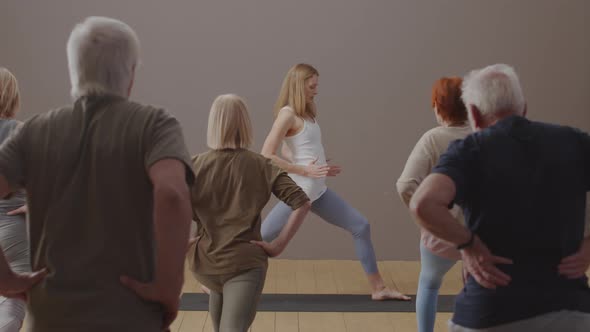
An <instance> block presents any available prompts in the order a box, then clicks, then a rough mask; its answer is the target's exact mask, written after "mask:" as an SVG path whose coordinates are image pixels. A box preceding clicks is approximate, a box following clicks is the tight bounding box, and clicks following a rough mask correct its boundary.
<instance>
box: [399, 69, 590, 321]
mask: <svg viewBox="0 0 590 332" xmlns="http://www.w3.org/2000/svg"><path fill="white" fill-rule="evenodd" d="M463 101H464V103H465V105H466V107H467V110H468V113H469V117H470V123H471V125H472V127H473V129H474V130H475V131H476V132H475V133H473V134H471V135H470V136H468V137H467V138H465V139H464V140H461V141H456V142H454V143H452V144H451V145H450V146H449V149H448V150H447V152H446V153H445V154H444V155H443V156H442V157H441V159H440V161H439V164H438V165H437V166H436V167H435V169H434V170H433V173H432V174H431V175H429V176H428V177H427V178H426V179H425V180H424V182H423V183H422V185H421V186H420V187H419V188H418V190H417V191H416V193H415V194H414V196H413V198H412V201H411V203H410V204H411V209H412V211H413V213H414V214H415V215H416V217H417V218H416V219H417V220H418V222H419V223H420V225H421V226H422V227H424V228H425V229H427V230H428V231H429V232H431V233H432V234H434V235H435V236H437V237H439V238H441V239H443V240H446V241H448V242H450V243H453V244H455V245H457V248H458V249H460V251H461V254H462V258H463V261H464V266H465V269H466V271H467V278H466V282H465V287H464V288H463V290H462V291H461V293H460V294H459V295H458V296H457V298H456V303H455V313H454V315H453V318H452V320H451V321H450V322H449V328H450V330H451V331H527V332H529V331H589V330H590V289H589V288H588V279H587V277H586V276H585V273H586V271H587V270H588V267H589V265H590V237H584V209H585V204H586V202H585V201H586V193H587V192H588V191H589V190H590V137H589V136H588V135H587V134H585V133H583V132H581V131H578V130H576V129H573V128H569V127H565V126H557V125H551V124H545V123H540V122H533V121H529V120H527V119H525V117H524V116H525V115H526V103H525V100H524V96H523V93H522V89H521V86H520V83H519V80H518V77H517V76H516V73H515V72H514V70H513V69H512V68H511V67H509V66H506V65H493V66H489V67H486V68H484V69H481V70H477V71H474V72H472V73H470V74H469V75H468V76H467V77H466V78H465V80H464V83H463ZM451 203H456V204H458V205H460V206H461V207H462V208H463V210H464V212H465V221H466V227H465V226H462V225H460V224H457V222H456V221H455V219H454V218H453V217H452V215H451V214H450V213H449V211H448V206H450V205H452V204H451Z"/></svg>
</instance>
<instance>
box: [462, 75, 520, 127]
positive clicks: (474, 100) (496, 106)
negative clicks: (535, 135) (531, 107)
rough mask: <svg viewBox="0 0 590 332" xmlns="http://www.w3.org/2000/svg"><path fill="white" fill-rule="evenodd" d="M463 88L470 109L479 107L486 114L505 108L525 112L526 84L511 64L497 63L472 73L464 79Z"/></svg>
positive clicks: (464, 101)
mask: <svg viewBox="0 0 590 332" xmlns="http://www.w3.org/2000/svg"><path fill="white" fill-rule="evenodd" d="M462 90H463V94H462V97H461V98H462V99H463V103H464V104H465V106H466V107H467V110H469V109H470V108H471V106H475V107H477V108H478V109H479V111H480V112H481V114H482V115H487V114H494V113H496V112H502V111H513V112H515V113H516V114H518V115H523V114H524V110H525V99H524V95H523V93H522V87H521V86H520V81H519V80H518V75H516V72H515V71H514V68H512V67H510V66H508V65H505V64H496V65H491V66H488V67H485V68H483V69H479V70H474V71H472V72H470V73H469V74H467V76H465V78H464V79H463V85H462ZM468 114H471V112H468ZM470 116H471V115H470Z"/></svg>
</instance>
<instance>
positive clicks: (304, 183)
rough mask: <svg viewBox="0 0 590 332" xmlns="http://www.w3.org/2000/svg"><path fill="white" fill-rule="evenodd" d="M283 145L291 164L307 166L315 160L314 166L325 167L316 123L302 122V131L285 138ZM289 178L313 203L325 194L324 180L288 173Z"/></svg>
mask: <svg viewBox="0 0 590 332" xmlns="http://www.w3.org/2000/svg"><path fill="white" fill-rule="evenodd" d="M284 141H285V144H287V147H288V148H289V150H291V153H292V154H293V156H292V163H293V164H295V165H301V166H307V165H309V163H311V162H312V161H314V160H316V159H317V162H316V165H320V166H321V165H326V164H327V162H326V155H325V153H324V146H323V145H322V132H321V130H320V126H319V125H318V123H317V121H314V122H311V121H308V120H305V119H304V120H303V129H301V131H300V132H298V133H297V134H295V135H293V136H289V137H285V139H284ZM289 176H290V177H291V179H293V181H295V183H297V185H298V186H299V187H301V189H303V191H304V192H305V193H306V194H307V196H308V197H309V199H310V200H311V201H312V202H313V201H315V200H316V199H318V198H320V196H322V194H323V193H324V192H326V189H328V187H326V178H325V177H324V178H310V177H307V176H301V175H298V174H293V173H289Z"/></svg>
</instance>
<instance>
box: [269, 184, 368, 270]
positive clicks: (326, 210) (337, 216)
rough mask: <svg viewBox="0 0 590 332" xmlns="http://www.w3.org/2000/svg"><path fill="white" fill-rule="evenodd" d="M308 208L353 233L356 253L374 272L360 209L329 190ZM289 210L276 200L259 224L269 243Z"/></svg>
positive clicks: (366, 230) (289, 213) (364, 219)
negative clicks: (275, 203)
mask: <svg viewBox="0 0 590 332" xmlns="http://www.w3.org/2000/svg"><path fill="white" fill-rule="evenodd" d="M311 211H312V212H313V213H314V214H316V215H318V216H319V217H320V218H322V219H323V220H325V221H327V222H329V223H330V224H332V225H334V226H338V227H340V228H343V229H345V230H347V231H348V232H350V234H352V237H353V239H354V246H355V250H356V255H357V257H358V258H359V260H360V261H361V265H362V266H363V269H364V270H365V273H366V274H375V273H377V272H378V271H379V270H378V269H377V259H376V258H375V250H374V249H373V243H372V242H371V226H370V225H369V222H368V221H367V219H366V218H365V217H363V215H361V214H360V212H358V211H357V210H356V209H355V208H353V207H352V206H350V205H348V203H346V202H345V201H344V200H343V199H342V198H340V197H339V196H338V195H337V194H336V193H335V192H333V191H332V190H330V189H328V190H326V192H325V193H324V194H323V195H322V196H320V198H318V199H317V200H315V201H314V202H313V203H312V204H311ZM291 212H293V210H291V208H290V207H289V206H288V205H287V204H285V203H283V202H279V203H277V205H275V206H274V207H273V209H272V210H271V211H270V213H269V214H268V216H266V219H264V222H263V223H262V229H261V232H262V239H263V240H264V241H266V242H270V241H272V240H274V239H275V238H276V237H277V236H279V233H280V232H281V230H282V229H283V227H284V226H285V224H286V223H287V221H288V220H289V216H290V215H291Z"/></svg>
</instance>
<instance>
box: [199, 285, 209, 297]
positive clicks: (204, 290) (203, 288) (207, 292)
mask: <svg viewBox="0 0 590 332" xmlns="http://www.w3.org/2000/svg"><path fill="white" fill-rule="evenodd" d="M201 290H202V291H203V293H205V294H207V295H210V294H211V290H210V289H209V288H207V287H205V286H203V285H201Z"/></svg>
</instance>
